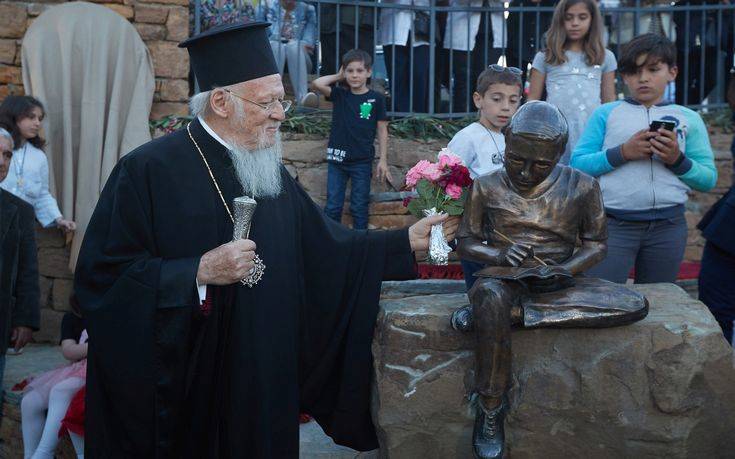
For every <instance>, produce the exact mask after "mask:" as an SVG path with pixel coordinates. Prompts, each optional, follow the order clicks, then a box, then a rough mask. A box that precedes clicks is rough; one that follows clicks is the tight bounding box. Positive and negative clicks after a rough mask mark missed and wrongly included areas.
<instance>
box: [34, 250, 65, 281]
mask: <svg viewBox="0 0 735 459" xmlns="http://www.w3.org/2000/svg"><path fill="white" fill-rule="evenodd" d="M38 272H39V274H41V275H42V276H46V277H53V278H61V279H73V278H74V275H73V274H72V272H71V270H70V269H69V250H68V249H66V248H64V247H43V248H40V249H38Z"/></svg>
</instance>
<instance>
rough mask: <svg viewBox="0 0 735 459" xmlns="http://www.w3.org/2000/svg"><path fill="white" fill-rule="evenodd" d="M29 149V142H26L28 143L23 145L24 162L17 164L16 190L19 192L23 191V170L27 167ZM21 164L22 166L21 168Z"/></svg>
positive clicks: (17, 162)
mask: <svg viewBox="0 0 735 459" xmlns="http://www.w3.org/2000/svg"><path fill="white" fill-rule="evenodd" d="M27 149H28V141H27V140H26V143H25V144H24V145H23V160H22V161H20V160H19V161H16V162H15V188H16V189H17V190H18V191H23V169H24V168H25V165H26V156H27V154H26V153H27ZM19 163H20V166H19Z"/></svg>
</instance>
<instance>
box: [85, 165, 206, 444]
mask: <svg viewBox="0 0 735 459" xmlns="http://www.w3.org/2000/svg"><path fill="white" fill-rule="evenodd" d="M127 159H128V158H127V157H126V158H123V159H122V160H121V161H120V163H119V164H118V165H117V166H116V167H115V169H114V170H113V172H112V174H111V175H110V178H109V179H108V181H107V184H106V185H105V188H104V190H103V191H102V194H101V196H100V199H99V201H98V204H97V207H96V208H95V211H94V214H93V215H92V219H91V221H90V224H89V227H88V229H87V231H86V234H85V237H84V242H83V243H82V247H81V250H80V254H79V258H78V262H77V267H76V270H75V291H76V294H77V298H78V299H79V303H80V306H81V308H82V310H83V312H84V316H85V319H86V320H87V327H88V333H89V336H90V347H89V353H88V375H87V406H86V410H87V414H86V420H87V422H86V429H87V430H86V432H87V435H86V436H87V438H88V439H89V440H88V445H87V448H86V449H87V452H88V453H89V456H90V457H104V456H105V455H106V454H109V453H110V451H117V452H119V453H120V454H121V456H122V455H125V453H130V454H133V453H135V454H140V455H141V456H139V457H142V456H143V455H146V454H149V453H151V451H152V448H153V447H154V445H153V440H154V438H155V436H154V435H153V434H152V432H153V429H156V427H155V426H156V422H157V421H159V420H160V413H159V418H156V416H155V413H156V409H155V408H156V407H157V406H158V405H159V402H160V400H157V396H158V397H159V398H160V394H156V384H160V382H161V380H160V377H161V375H160V372H161V368H162V367H163V368H170V367H171V366H172V365H174V364H173V361H174V360H176V359H178V358H180V356H176V355H164V354H161V353H160V352H156V349H157V348H158V349H160V345H161V341H166V336H161V334H159V335H158V336H157V335H156V333H155V330H156V328H159V329H161V328H162V327H161V325H162V324H161V320H162V317H165V318H166V320H167V323H166V324H165V325H166V328H163V329H164V330H165V333H164V335H165V334H168V335H170V337H171V338H172V339H173V338H175V337H179V336H186V332H187V330H188V327H189V320H190V309H188V308H186V307H185V306H192V305H193V304H194V301H195V300H194V298H195V296H194V295H195V294H196V289H195V285H196V283H195V279H196V271H197V269H198V266H199V257H190V258H186V257H184V258H178V259H163V258H161V257H158V256H157V255H156V247H155V237H154V232H153V229H152V228H153V224H152V215H153V212H152V208H151V205H152V204H151V199H150V196H151V194H150V189H149V186H148V183H147V181H146V179H145V174H144V173H143V171H144V166H140V165H139V163H136V165H135V166H130V162H128V161H126V160H127ZM146 197H148V198H146ZM179 348H180V349H185V347H183V346H179ZM174 354H176V352H174ZM163 359H165V360H168V362H165V361H162V360H163ZM174 366H175V365H174ZM156 376H158V377H159V380H158V381H156V380H155V377H156ZM157 430H158V429H157ZM160 435H161V432H158V436H159V437H160ZM107 457H110V456H107Z"/></svg>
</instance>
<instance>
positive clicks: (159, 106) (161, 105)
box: [151, 102, 189, 120]
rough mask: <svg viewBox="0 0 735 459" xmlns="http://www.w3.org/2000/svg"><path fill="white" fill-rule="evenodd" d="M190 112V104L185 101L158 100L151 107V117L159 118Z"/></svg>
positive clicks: (184, 114)
mask: <svg viewBox="0 0 735 459" xmlns="http://www.w3.org/2000/svg"><path fill="white" fill-rule="evenodd" d="M188 114H189V106H188V105H187V104H184V103H174V102H156V103H154V104H153V106H152V107H151V119H153V120H158V119H161V118H165V117H166V116H171V115H174V116H186V115H188Z"/></svg>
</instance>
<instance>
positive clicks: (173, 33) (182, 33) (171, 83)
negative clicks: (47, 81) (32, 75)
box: [0, 0, 189, 119]
mask: <svg viewBox="0 0 735 459" xmlns="http://www.w3.org/2000/svg"><path fill="white" fill-rule="evenodd" d="M94 1H95V3H99V4H101V5H104V6H106V7H108V8H110V9H112V10H113V11H115V12H116V13H118V14H120V15H121V16H122V17H124V18H125V19H126V20H128V21H130V22H131V23H132V24H133V25H134V26H135V28H136V29H137V30H138V33H139V34H140V36H141V38H142V39H143V41H144V42H145V44H146V45H147V46H148V49H149V50H150V53H151V57H152V58H153V66H154V73H155V76H156V92H155V95H154V97H153V107H152V110H151V118H154V119H156V118H160V117H163V116H166V115H186V114H187V113H188V110H187V105H186V101H187V98H188V96H189V81H188V75H189V56H188V54H187V53H186V50H185V49H181V48H178V47H177V46H176V45H177V43H178V42H180V41H181V40H183V39H185V38H186V37H188V36H189V0H99V1H97V0H94ZM59 3H64V0H38V1H36V2H25V1H14V0H2V2H0V100H2V99H4V98H5V96H7V95H8V94H23V93H24V91H23V78H22V74H21V67H20V64H21V59H20V56H21V53H20V50H21V44H22V39H23V35H24V34H25V32H26V30H27V29H28V27H29V26H30V25H31V24H32V23H33V21H34V20H35V19H36V17H38V15H40V14H41V13H43V12H44V11H45V10H47V9H48V8H50V7H52V6H54V5H56V4H59Z"/></svg>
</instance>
